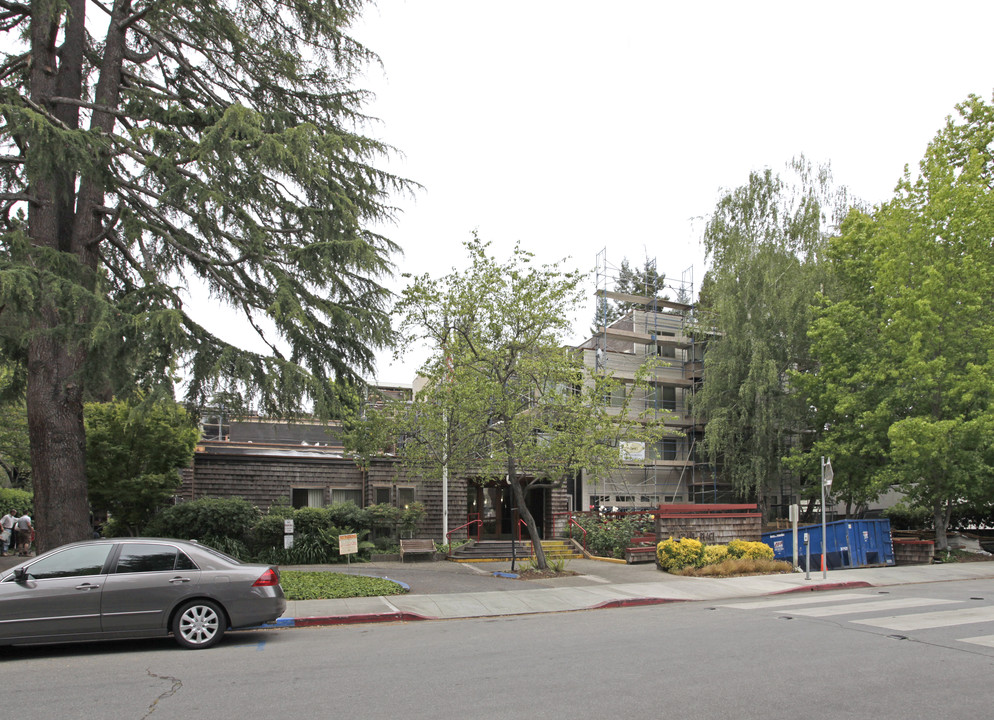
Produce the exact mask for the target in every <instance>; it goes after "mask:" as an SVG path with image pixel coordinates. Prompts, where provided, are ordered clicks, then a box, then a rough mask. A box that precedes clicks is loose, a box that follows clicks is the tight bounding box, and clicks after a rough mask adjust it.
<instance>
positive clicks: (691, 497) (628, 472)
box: [575, 250, 719, 510]
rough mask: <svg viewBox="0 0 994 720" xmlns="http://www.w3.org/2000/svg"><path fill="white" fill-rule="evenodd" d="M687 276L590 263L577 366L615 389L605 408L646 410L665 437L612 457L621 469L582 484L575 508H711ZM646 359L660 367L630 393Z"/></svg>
mask: <svg viewBox="0 0 994 720" xmlns="http://www.w3.org/2000/svg"><path fill="white" fill-rule="evenodd" d="M693 297H694V286H693V272H692V269H688V270H687V271H685V272H684V273H683V274H682V275H681V277H680V280H678V281H676V280H672V279H670V278H665V277H660V276H659V275H658V274H657V273H656V269H655V261H654V260H653V261H646V262H645V264H644V266H643V267H640V268H637V269H636V270H635V271H632V270H631V269H630V268H629V267H628V266H627V263H623V265H622V266H621V267H620V268H619V267H614V266H612V265H611V264H610V263H609V262H608V259H607V253H606V250H603V251H601V253H600V254H599V255H598V256H597V273H596V300H597V314H596V326H595V328H594V330H593V335H592V336H591V338H590V339H589V340H587V341H586V342H585V343H583V344H582V345H581V346H580V348H581V349H582V350H583V353H584V362H585V364H586V365H587V366H588V367H591V368H593V369H594V370H595V372H598V373H610V374H611V375H612V376H613V377H614V378H615V379H617V380H620V381H621V383H622V384H621V385H620V386H619V387H618V389H617V390H616V392H615V393H614V394H613V396H612V399H611V402H612V404H615V405H617V406H621V405H622V404H623V403H624V402H625V400H626V399H627V401H628V403H629V408H630V412H633V413H642V412H643V411H648V415H649V416H650V417H654V418H656V419H659V420H662V421H663V423H664V425H665V427H666V430H667V434H666V435H665V436H664V437H663V439H662V440H660V441H659V442H658V443H655V446H654V447H645V446H644V445H643V444H641V443H634V444H633V445H634V446H631V445H630V446H629V447H626V448H624V449H622V448H619V452H622V453H623V456H624V457H626V462H625V465H624V466H623V467H622V468H621V469H619V470H615V471H614V472H612V473H611V474H610V475H609V476H607V477H599V478H594V477H588V476H584V477H583V482H582V483H580V484H579V488H577V489H576V493H575V503H576V504H577V505H578V507H577V509H587V508H608V509H611V510H614V509H617V510H632V509H649V508H654V507H657V506H658V505H660V504H664V503H687V502H703V503H706V502H716V501H717V500H718V499H719V497H718V495H719V491H718V485H717V477H716V474H715V472H714V470H713V468H712V467H711V466H710V465H708V464H706V462H705V461H704V458H703V456H702V455H701V454H700V453H699V452H698V446H699V443H700V441H701V438H702V437H703V432H704V421H703V419H702V418H700V417H698V416H697V415H696V414H695V411H694V403H693V398H694V394H695V392H696V391H697V390H698V389H699V388H700V384H701V383H702V382H703V357H704V350H705V342H706V337H707V336H706V334H702V333H701V332H700V330H699V329H698V328H697V327H695V324H694V305H693ZM652 356H656V358H658V360H659V365H658V366H657V367H656V368H655V369H654V370H653V371H652V373H651V375H650V378H649V386H648V388H647V389H646V390H639V389H637V388H636V387H635V378H636V372H637V370H638V369H639V368H640V367H641V366H642V365H643V364H644V363H645V362H646V360H647V359H649V358H650V357H652Z"/></svg>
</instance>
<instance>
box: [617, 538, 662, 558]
mask: <svg viewBox="0 0 994 720" xmlns="http://www.w3.org/2000/svg"><path fill="white" fill-rule="evenodd" d="M655 561H656V536H655V535H638V536H636V537H633V538H632V541H631V543H629V546H628V547H626V548H625V562H626V563H628V564H629V565H631V564H633V563H640V562H655Z"/></svg>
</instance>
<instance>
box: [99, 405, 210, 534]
mask: <svg viewBox="0 0 994 720" xmlns="http://www.w3.org/2000/svg"><path fill="white" fill-rule="evenodd" d="M85 421H86V462H87V479H88V485H89V497H90V503H91V505H92V507H93V509H94V510H95V511H97V512H107V513H109V514H110V515H111V516H112V517H113V518H114V520H115V522H116V523H117V524H118V525H119V526H121V527H122V528H126V529H128V531H129V533H130V534H135V533H136V532H137V531H138V530H139V529H141V528H142V527H143V526H144V525H146V524H147V523H148V521H149V520H150V519H151V517H152V515H153V514H154V513H155V511H156V510H157V509H158V508H159V507H160V506H162V505H163V504H165V503H167V502H168V501H170V499H171V498H172V496H173V494H174V493H175V491H176V490H177V488H179V485H180V476H179V469H180V468H183V467H186V466H188V465H189V464H190V463H191V461H192V460H193V450H194V448H195V447H196V444H197V440H198V439H199V437H200V431H199V429H198V427H197V425H196V424H195V423H194V421H193V419H192V418H191V417H190V416H189V415H188V414H187V413H186V411H185V410H184V408H183V407H182V406H181V405H177V404H176V403H162V402H159V403H134V402H122V401H117V402H110V403H88V404H87V405H86V416H85Z"/></svg>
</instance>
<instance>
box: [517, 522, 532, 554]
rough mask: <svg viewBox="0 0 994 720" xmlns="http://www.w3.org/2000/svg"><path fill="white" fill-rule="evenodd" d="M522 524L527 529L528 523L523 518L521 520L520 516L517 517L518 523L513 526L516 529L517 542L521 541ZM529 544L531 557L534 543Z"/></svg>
mask: <svg viewBox="0 0 994 720" xmlns="http://www.w3.org/2000/svg"><path fill="white" fill-rule="evenodd" d="M522 525H524V526H525V530H527V529H528V523H526V522H525V521H524V520H522V519H521V518H518V525H517V527H516V528H515V530H517V531H518V542H521V526H522ZM531 546H532V551H531V556H532V557H535V543H531Z"/></svg>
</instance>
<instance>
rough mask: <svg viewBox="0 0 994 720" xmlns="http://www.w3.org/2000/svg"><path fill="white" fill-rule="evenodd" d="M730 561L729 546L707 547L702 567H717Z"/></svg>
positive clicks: (702, 559)
mask: <svg viewBox="0 0 994 720" xmlns="http://www.w3.org/2000/svg"><path fill="white" fill-rule="evenodd" d="M727 559H728V546H727V545H706V546H705V547H704V554H703V556H702V558H701V565H702V566H705V565H717V564H718V563H721V562H725V560H727Z"/></svg>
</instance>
